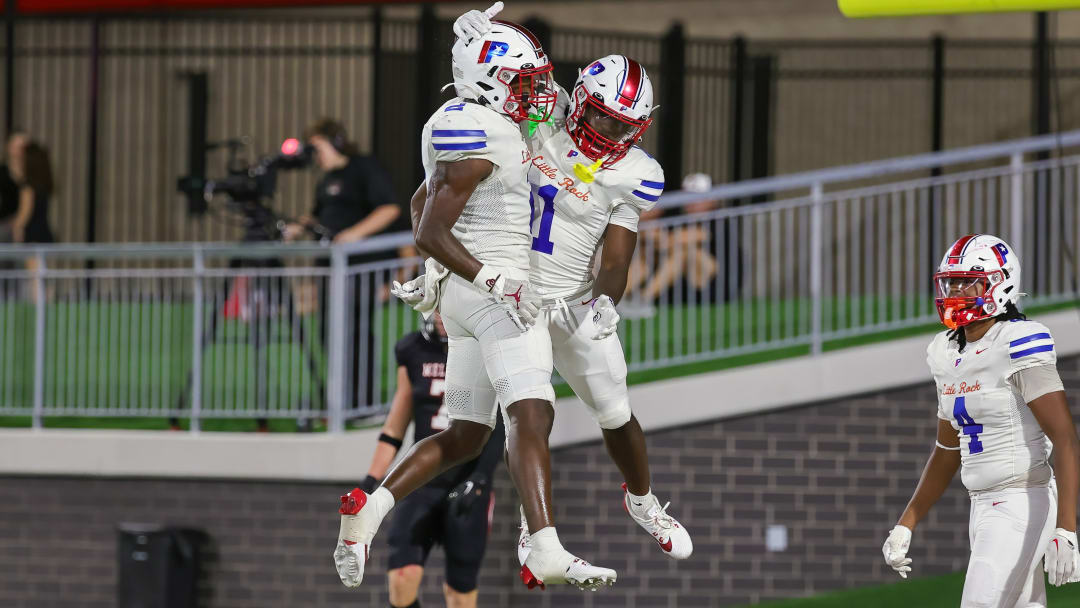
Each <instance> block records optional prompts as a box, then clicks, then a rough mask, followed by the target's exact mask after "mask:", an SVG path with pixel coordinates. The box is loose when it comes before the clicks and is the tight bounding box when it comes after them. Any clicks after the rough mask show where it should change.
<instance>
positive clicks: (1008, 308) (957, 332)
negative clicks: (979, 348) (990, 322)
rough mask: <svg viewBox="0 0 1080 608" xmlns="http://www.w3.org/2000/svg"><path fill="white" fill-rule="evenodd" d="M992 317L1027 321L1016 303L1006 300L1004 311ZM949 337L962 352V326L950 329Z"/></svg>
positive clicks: (999, 319) (964, 336)
mask: <svg viewBox="0 0 1080 608" xmlns="http://www.w3.org/2000/svg"><path fill="white" fill-rule="evenodd" d="M994 318H995V319H997V320H998V322H1001V321H1027V315H1025V314H1024V313H1022V312H1020V309H1019V308H1017V307H1016V304H1013V303H1012V302H1008V303H1007V304H1005V312H1003V313H1001V314H1000V315H998V316H996V317H994ZM949 339H950V340H956V344H957V346H958V347H959V350H960V352H964V347H965V346H967V335H966V334H964V328H963V327H957V328H956V329H954V330H952V333H950V334H949Z"/></svg>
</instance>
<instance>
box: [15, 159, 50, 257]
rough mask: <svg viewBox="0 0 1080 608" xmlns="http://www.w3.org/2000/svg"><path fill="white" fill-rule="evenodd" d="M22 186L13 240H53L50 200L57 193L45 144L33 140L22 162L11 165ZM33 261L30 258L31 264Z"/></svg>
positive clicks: (28, 241) (47, 241) (19, 185)
mask: <svg viewBox="0 0 1080 608" xmlns="http://www.w3.org/2000/svg"><path fill="white" fill-rule="evenodd" d="M9 170H10V171H11V172H12V178H13V179H14V180H15V182H16V184H17V185H18V188H19V206H18V210H17V211H16V212H15V217H14V218H13V219H12V220H11V232H12V240H14V241H15V242H16V243H52V242H53V241H54V240H55V239H54V238H53V233H52V229H51V228H49V219H48V213H49V199H50V198H51V197H52V194H53V173H52V164H51V163H50V162H49V152H48V150H46V148H45V146H43V145H41V144H40V143H38V142H36V141H30V142H28V143H27V144H26V145H25V146H24V147H23V152H22V159H21V162H17V163H15V162H13V163H12V164H11V166H10V167H9ZM30 262H36V260H27V267H28V268H29V267H30V266H31V264H30Z"/></svg>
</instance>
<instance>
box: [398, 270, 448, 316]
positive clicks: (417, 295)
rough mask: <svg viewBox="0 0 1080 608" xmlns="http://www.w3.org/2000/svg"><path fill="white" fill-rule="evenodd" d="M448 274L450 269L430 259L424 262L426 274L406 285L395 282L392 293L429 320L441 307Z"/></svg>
mask: <svg viewBox="0 0 1080 608" xmlns="http://www.w3.org/2000/svg"><path fill="white" fill-rule="evenodd" d="M448 274H450V270H449V269H448V268H446V267H445V266H443V265H442V264H440V263H439V262H438V261H437V260H436V259H435V258H428V259H427V260H425V261H424V274H422V275H420V276H418V277H416V278H415V279H413V280H411V281H405V282H404V283H398V282H397V281H394V283H393V285H392V286H391V287H390V293H391V294H393V295H394V296H396V297H398V298H400V299H401V301H403V302H405V303H406V304H408V305H409V306H412V308H413V310H415V311H416V312H418V313H420V314H422V315H423V316H424V318H425V319H428V318H430V317H431V315H432V314H433V313H434V312H435V309H436V308H438V306H439V298H440V297H441V292H442V281H443V279H445V278H446V276H447V275H448Z"/></svg>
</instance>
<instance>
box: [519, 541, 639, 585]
mask: <svg viewBox="0 0 1080 608" xmlns="http://www.w3.org/2000/svg"><path fill="white" fill-rule="evenodd" d="M617 577H618V575H617V574H616V573H615V571H614V570H612V569H611V568H600V567H598V566H594V565H592V564H590V563H589V562H587V561H585V560H583V559H581V558H580V557H574V555H573V554H571V553H570V552H569V551H567V550H565V549H560V550H556V551H547V552H540V551H536V550H532V551H529V555H528V557H526V559H525V564H524V565H522V566H521V582H523V583H525V586H527V587H528V588H529V589H533V588H535V587H540V588H541V589H545V588H546V586H547V585H560V584H567V585H573V586H575V587H577V588H578V589H581V590H582V591H596V590H597V589H600V588H601V587H605V586H611V585H612V584H614V583H615V579H616V578H617Z"/></svg>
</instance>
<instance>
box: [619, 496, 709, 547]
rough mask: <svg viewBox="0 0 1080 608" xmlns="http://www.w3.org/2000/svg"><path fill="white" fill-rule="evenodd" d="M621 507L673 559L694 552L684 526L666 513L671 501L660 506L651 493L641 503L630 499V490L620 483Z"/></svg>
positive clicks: (692, 544)
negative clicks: (621, 493) (635, 502)
mask: <svg viewBox="0 0 1080 608" xmlns="http://www.w3.org/2000/svg"><path fill="white" fill-rule="evenodd" d="M622 489H623V508H624V509H626V512H627V513H628V514H629V515H630V518H631V519H633V520H634V521H636V522H637V523H638V525H639V526H641V527H642V528H644V529H645V531H646V532H648V533H649V534H650V535H651V536H652V537H653V540H655V541H656V543H657V544H658V545H660V549H661V550H663V552H664V553H666V554H667V555H668V557H671V558H673V559H686V558H688V557H690V554H691V553H693V552H694V543H693V542H692V541H691V540H690V533H689V532H687V531H686V528H684V527H682V525H681V524H680V523H679V522H678V521H676V520H675V518H674V517H672V516H670V515H668V513H667V508H668V505H670V504H671V503H670V502H669V503H667V504H665V505H664V506H662V507H661V506H660V501H659V500H657V499H656V496H653V495H652V494H651V493H650V494H649V496H648V497H647V498H646V499H645V503H643V504H641V505H637V504H633V503H631V501H630V492H629V491H628V490H627V489H626V484H625V483H624V484H622Z"/></svg>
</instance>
